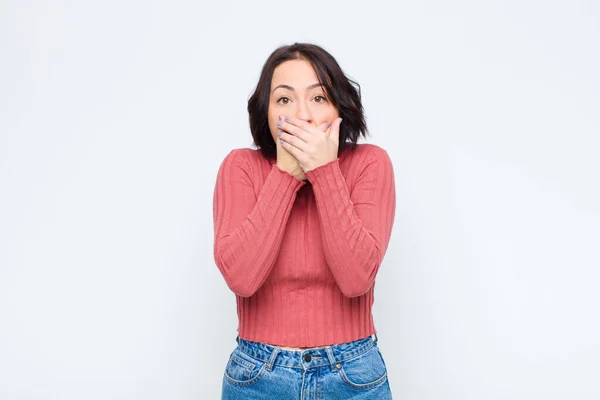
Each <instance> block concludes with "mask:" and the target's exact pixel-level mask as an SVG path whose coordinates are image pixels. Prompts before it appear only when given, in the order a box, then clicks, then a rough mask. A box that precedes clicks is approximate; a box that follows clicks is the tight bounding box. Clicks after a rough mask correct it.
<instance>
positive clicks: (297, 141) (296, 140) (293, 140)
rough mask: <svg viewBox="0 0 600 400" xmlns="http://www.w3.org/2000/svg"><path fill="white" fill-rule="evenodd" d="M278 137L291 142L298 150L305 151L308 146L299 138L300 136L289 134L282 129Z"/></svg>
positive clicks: (285, 141)
mask: <svg viewBox="0 0 600 400" xmlns="http://www.w3.org/2000/svg"><path fill="white" fill-rule="evenodd" d="M279 139H281V140H283V142H284V143H289V144H291V145H292V146H294V147H295V148H297V149H299V150H300V151H307V150H308V148H309V146H310V145H309V144H308V143H306V142H305V141H304V140H301V139H300V138H297V137H296V136H294V135H290V134H289V133H287V132H284V131H282V133H281V135H280V136H279Z"/></svg>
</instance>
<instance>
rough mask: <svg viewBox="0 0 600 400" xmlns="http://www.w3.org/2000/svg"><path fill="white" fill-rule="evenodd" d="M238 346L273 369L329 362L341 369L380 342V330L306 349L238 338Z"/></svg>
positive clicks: (317, 365)
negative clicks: (344, 362)
mask: <svg viewBox="0 0 600 400" xmlns="http://www.w3.org/2000/svg"><path fill="white" fill-rule="evenodd" d="M236 341H237V342H238V348H239V349H240V350H241V351H243V352H244V353H246V354H247V355H249V356H251V357H254V358H256V359H257V360H261V361H263V362H265V363H266V367H267V369H269V370H272V369H273V367H274V366H276V365H279V366H284V367H290V368H300V369H309V368H314V367H321V366H325V365H329V366H331V369H332V370H334V371H335V370H337V369H339V368H340V367H341V366H340V365H339V363H340V362H342V361H345V360H348V359H351V358H354V357H357V356H359V355H361V354H363V353H364V352H366V351H368V350H369V349H371V347H373V346H375V345H376V344H377V334H376V333H374V334H372V335H371V336H367V337H365V338H362V339H358V340H355V341H352V342H348V343H340V344H335V345H330V346H322V347H309V348H306V349H298V350H289V349H284V348H282V347H279V346H274V345H270V344H266V343H262V342H252V341H249V340H245V339H242V338H240V337H239V336H238V337H237V338H236Z"/></svg>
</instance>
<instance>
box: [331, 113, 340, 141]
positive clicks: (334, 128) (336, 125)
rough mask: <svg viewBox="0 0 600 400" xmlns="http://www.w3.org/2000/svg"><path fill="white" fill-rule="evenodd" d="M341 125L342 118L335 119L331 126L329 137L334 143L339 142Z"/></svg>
mask: <svg viewBox="0 0 600 400" xmlns="http://www.w3.org/2000/svg"><path fill="white" fill-rule="evenodd" d="M341 123H342V118H337V119H336V120H335V121H334V122H333V124H331V132H330V133H329V136H330V137H331V138H332V139H334V140H335V141H339V139H340V125H341Z"/></svg>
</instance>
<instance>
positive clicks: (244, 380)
mask: <svg viewBox="0 0 600 400" xmlns="http://www.w3.org/2000/svg"><path fill="white" fill-rule="evenodd" d="M266 365H267V363H265V362H262V361H261V360H257V359H256V358H253V357H251V356H249V355H248V354H246V353H244V352H243V351H241V350H240V349H239V348H236V349H235V350H234V351H233V352H232V353H231V355H230V356H229V361H228V362H227V365H226V367H225V373H224V376H225V378H226V379H227V380H228V381H229V382H230V383H232V384H234V385H238V386H249V385H252V384H254V383H256V382H258V381H259V380H260V378H261V377H262V376H263V374H264V373H265V370H266Z"/></svg>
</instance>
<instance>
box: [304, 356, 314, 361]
mask: <svg viewBox="0 0 600 400" xmlns="http://www.w3.org/2000/svg"><path fill="white" fill-rule="evenodd" d="M310 360H312V357H311V356H310V354H305V355H304V361H306V362H310Z"/></svg>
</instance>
